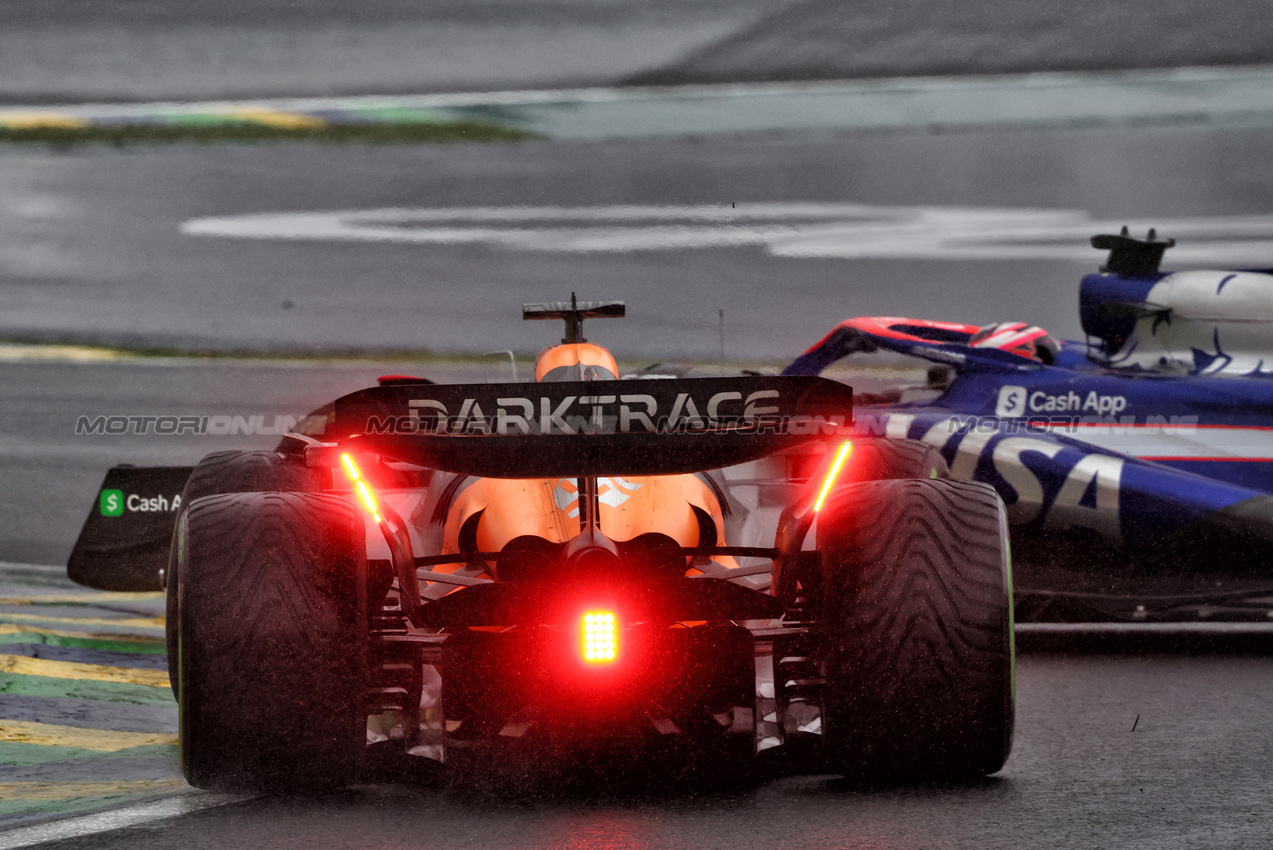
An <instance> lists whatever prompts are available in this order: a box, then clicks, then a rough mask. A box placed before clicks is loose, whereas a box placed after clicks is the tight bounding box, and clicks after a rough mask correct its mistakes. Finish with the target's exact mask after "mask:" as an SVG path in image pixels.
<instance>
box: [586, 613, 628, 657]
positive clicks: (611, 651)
mask: <svg viewBox="0 0 1273 850" xmlns="http://www.w3.org/2000/svg"><path fill="white" fill-rule="evenodd" d="M618 625H619V623H618V619H617V618H616V617H615V616H614V613H613V612H610V611H589V612H588V613H587V614H584V615H583V620H582V621H581V622H580V628H579V634H580V638H581V639H582V647H581V648H582V650H583V660H584V661H585V662H587V663H588V664H609V663H610V662H612V661H614V660H615V659H616V658H618V657H619V629H618Z"/></svg>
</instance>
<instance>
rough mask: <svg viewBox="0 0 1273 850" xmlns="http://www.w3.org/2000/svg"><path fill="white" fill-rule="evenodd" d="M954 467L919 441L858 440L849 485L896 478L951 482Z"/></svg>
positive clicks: (852, 458)
mask: <svg viewBox="0 0 1273 850" xmlns="http://www.w3.org/2000/svg"><path fill="white" fill-rule="evenodd" d="M949 477H950V467H949V466H948V465H947V464H946V459H945V458H943V457H942V455H941V452H939V451H938V450H937V449H936V448H934V447H933V446H930V445H929V444H928V443H924V442H921V441H919V440H893V439H887V438H881V439H871V440H856V441H854V443H853V454H852V455H851V456H850V457H849V468H848V469H846V470H845V475H844V480H846V481H885V480H888V479H892V478H929V479H933V478H949Z"/></svg>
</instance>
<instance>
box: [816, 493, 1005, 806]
mask: <svg viewBox="0 0 1273 850" xmlns="http://www.w3.org/2000/svg"><path fill="white" fill-rule="evenodd" d="M818 548H819V550H820V552H821V558H822V564H823V590H822V596H823V605H822V610H823V623H824V628H825V634H826V644H825V649H824V656H823V662H824V665H825V666H824V670H825V674H826V701H825V712H824V716H823V735H824V743H825V747H826V754H827V759H828V767H829V768H830V769H831V770H832V771H833V772H836V773H839V774H841V775H844V776H846V777H849V778H851V779H854V780H857V781H862V782H866V783H880V784H895V783H901V782H927V781H967V780H970V779H975V778H978V777H981V776H985V775H987V774H990V773H994V772H995V771H997V770H999V768H1001V767H1002V766H1003V764H1004V762H1005V761H1006V760H1007V758H1008V753H1009V752H1010V751H1011V748H1012V736H1013V723H1014V704H1013V702H1014V684H1013V675H1014V657H1013V655H1014V651H1013V635H1012V588H1011V567H1010V564H1009V555H1008V536H1007V521H1006V516H1005V513H1004V507H1003V503H1002V502H1001V501H1000V499H999V497H998V495H997V494H996V493H995V491H994V490H993V489H992V488H991V487H989V486H987V485H985V484H982V483H979V482H970V481H955V480H936V481H934V480H891V481H871V482H864V483H860V484H851V485H847V486H844V487H841V488H839V489H838V490H836V491H834V492H833V493H832V495H831V497H830V498H829V500H828V502H827V505H826V507H825V508H824V509H823V512H822V515H821V517H820V518H819V531H818Z"/></svg>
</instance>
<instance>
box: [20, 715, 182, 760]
mask: <svg viewBox="0 0 1273 850" xmlns="http://www.w3.org/2000/svg"><path fill="white" fill-rule="evenodd" d="M0 743H6V744H39V745H40V746H44V747H75V748H76V749H81V750H98V751H99V752H104V753H114V752H118V751H120V750H127V749H129V748H130V747H147V746H152V745H154V744H176V743H177V736H176V735H170V734H168V733H166V732H163V733H160V732H113V731H110V730H108V729H81V728H80V727H78V726H57V725H55V724H53V723H35V722H32V721H29V720H0Z"/></svg>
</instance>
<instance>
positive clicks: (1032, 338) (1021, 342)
mask: <svg viewBox="0 0 1273 850" xmlns="http://www.w3.org/2000/svg"><path fill="white" fill-rule="evenodd" d="M969 345H971V346H972V347H973V348H998V349H999V350H1001V351H1008V352H1011V353H1012V354H1016V355H1019V356H1021V357H1028V358H1029V359H1031V360H1035V361H1038V362H1039V363H1042V364H1044V365H1045V366H1051V365H1052V364H1053V363H1055V362H1056V355H1057V353H1058V352H1060V350H1061V346H1060V345H1058V344H1057V341H1056V340H1055V339H1053V338H1052V336H1051V335H1050V334H1049V333H1048V332H1047V331H1045V330H1044V329H1043V328H1041V327H1039V326H1038V325H1027V324H1026V323H1025V322H995V323H994V324H992V325H983V326H982V327H981V328H980V329H979V330H978V331H977V332H976V333H975V334H973V335H972V339H971V340H969Z"/></svg>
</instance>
